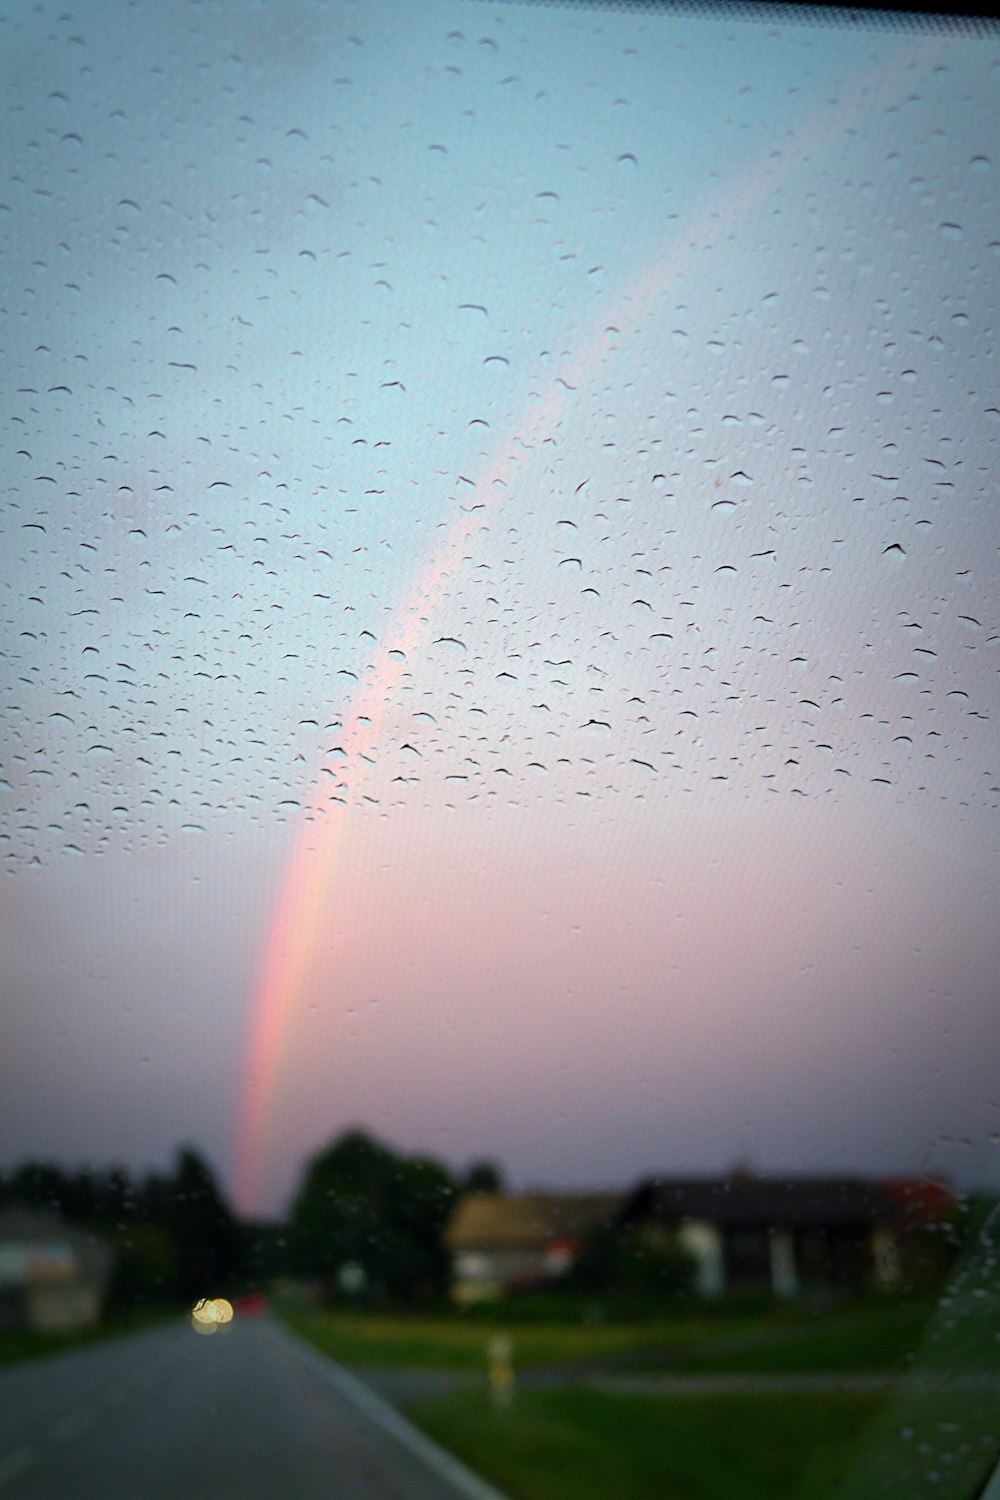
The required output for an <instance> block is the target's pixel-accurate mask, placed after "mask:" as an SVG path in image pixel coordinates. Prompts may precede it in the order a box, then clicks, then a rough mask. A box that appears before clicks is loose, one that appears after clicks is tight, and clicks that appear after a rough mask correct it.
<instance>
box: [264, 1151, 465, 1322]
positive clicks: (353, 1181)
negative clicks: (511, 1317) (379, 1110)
mask: <svg viewBox="0 0 1000 1500" xmlns="http://www.w3.org/2000/svg"><path fill="white" fill-rule="evenodd" d="M454 1199H455V1184H454V1182H453V1181H452V1178H451V1176H450V1174H449V1173H448V1171H447V1169H446V1168H445V1167H443V1166H442V1165H441V1164H440V1163H439V1162H436V1161H434V1160H432V1159H431V1158H430V1157H424V1156H411V1157H405V1156H401V1155H399V1154H398V1153H397V1152H395V1151H394V1150H393V1149H392V1148H391V1147H389V1146H386V1145H384V1144H383V1143H382V1142H381V1141H377V1140H375V1139H374V1138H373V1137H372V1136H370V1135H368V1134H367V1133H366V1132H365V1131H362V1130H349V1131H347V1132H346V1133H345V1134H343V1135H341V1136H340V1137H339V1138H338V1139H337V1140H336V1141H335V1142H334V1143H333V1144H332V1145H331V1146H329V1147H328V1148H327V1149H326V1150H325V1151H323V1152H320V1154H319V1155H318V1156H315V1157H314V1158H313V1159H312V1161H310V1162H309V1163H308V1165H307V1167H306V1170H305V1174H304V1176H303V1181H302V1186H301V1188H300V1189H299V1192H298V1195H297V1197H296V1200H295V1203H294V1206H293V1208H292V1214H291V1219H290V1223H289V1236H288V1237H289V1254H290V1259H291V1264H292V1266H293V1268H294V1269H295V1270H296V1271H298V1272H299V1273H300V1274H303V1275H307V1276H315V1277H318V1278H320V1279H322V1280H323V1281H325V1282H326V1283H327V1285H328V1286H330V1287H333V1286H335V1285H336V1284H337V1281H338V1276H339V1273H340V1271H341V1269H342V1268H343V1267H344V1266H346V1265H349V1264H353V1265H356V1266H360V1267H361V1268H362V1270H363V1271H364V1277H365V1286H366V1287H367V1289H368V1292H369V1295H370V1296H372V1297H373V1298H375V1299H379V1298H384V1297H388V1298H392V1299H395V1300H400V1301H415V1300H421V1299H427V1298H429V1297H431V1296H433V1295H434V1294H435V1293H436V1292H438V1291H440V1290H443V1288H444V1287H445V1285H446V1284H447V1278H448V1256H447V1252H446V1251H445V1249H444V1245H443V1242H442V1234H443V1230H444V1226H445V1223H446V1222H447V1219H448V1216H449V1214H450V1212H451V1209H452V1205H453V1203H454Z"/></svg>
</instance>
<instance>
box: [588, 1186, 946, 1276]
mask: <svg viewBox="0 0 1000 1500" xmlns="http://www.w3.org/2000/svg"><path fill="white" fill-rule="evenodd" d="M950 1202H951V1197H950V1194H949V1192H948V1190H947V1188H946V1187H944V1186H943V1185H942V1184H937V1183H934V1184H919V1185H918V1184H917V1183H916V1182H915V1181H911V1180H908V1179H898V1178H897V1179H893V1180H892V1181H887V1182H884V1183H879V1182H874V1181H867V1180H865V1179H863V1178H857V1177H763V1176H757V1175H755V1174H753V1173H751V1172H749V1171H736V1172H733V1173H730V1174H729V1175H728V1176H725V1177H677V1178H670V1177H657V1178H651V1179H649V1180H648V1181H646V1182H643V1183H640V1184H639V1186H638V1187H637V1188H636V1189H635V1190H634V1191H633V1193H632V1194H631V1195H630V1196H629V1198H628V1199H627V1201H626V1203H625V1204H624V1206H623V1208H622V1210H621V1213H620V1215H619V1219H618V1223H619V1226H620V1228H622V1229H623V1230H627V1229H631V1230H632V1231H633V1232H636V1231H639V1232H641V1231H642V1230H644V1229H647V1230H648V1229H653V1228H655V1229H656V1230H658V1231H660V1232H663V1231H667V1232H670V1233H672V1234H674V1235H676V1238H677V1240H678V1241H679V1243H680V1244H681V1245H683V1246H684V1248H685V1249H686V1250H688V1251H689V1252H690V1253H691V1254H692V1256H693V1257H694V1259H695V1261H696V1264H697V1274H696V1287H697V1290H698V1291H699V1292H700V1293H701V1294H702V1295H703V1296H709V1297H710V1296H718V1295H720V1294H721V1293H722V1292H726V1291H733V1290H739V1289H757V1290H769V1291H771V1292H773V1293H774V1294H775V1295H776V1296H779V1297H791V1296H794V1295H796V1293H798V1292H799V1291H800V1290H804V1289H807V1288H815V1287H831V1286H834V1287H836V1286H853V1287H861V1286H866V1285H876V1286H890V1285H892V1284H893V1283H895V1282H897V1281H899V1279H900V1278H901V1276H902V1273H903V1260H902V1255H903V1251H904V1249H905V1243H904V1241H905V1237H906V1235H907V1234H908V1233H909V1232H911V1231H912V1229H913V1228H914V1227H915V1225H925V1224H926V1223H928V1222H931V1221H932V1220H933V1218H934V1217H935V1216H936V1215H939V1214H940V1213H942V1212H943V1211H944V1210H945V1208H946V1206H947V1205H949V1204H950Z"/></svg>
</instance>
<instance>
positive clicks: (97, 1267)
mask: <svg viewBox="0 0 1000 1500" xmlns="http://www.w3.org/2000/svg"><path fill="white" fill-rule="evenodd" d="M112 1262H113V1252H112V1249H111V1246H110V1245H108V1244H106V1243H105V1242H104V1241H103V1240H99V1239H97V1238H96V1237H95V1236H93V1235H90V1234H88V1233H86V1232H85V1231H84V1230H81V1229H77V1228H74V1227H72V1226H71V1225H69V1224H67V1223H65V1222H64V1221H63V1220H62V1219H60V1218H58V1217H57V1216H56V1215H55V1214H47V1213H40V1212H37V1211H36V1210H34V1209H28V1208H20V1207H18V1206H16V1205H15V1206H12V1207H8V1208H3V1209H0V1327H7V1328H11V1327H15V1328H31V1329H35V1330H37V1331H39V1332H44V1333H72V1332H75V1331H76V1330H77V1329H80V1328H88V1327H91V1326H92V1325H94V1324H95V1323H98V1322H99V1321H100V1318H101V1313H102V1311H103V1308H104V1300H105V1296H106V1294H107V1287H108V1282H109V1279H110V1275H111V1268H112Z"/></svg>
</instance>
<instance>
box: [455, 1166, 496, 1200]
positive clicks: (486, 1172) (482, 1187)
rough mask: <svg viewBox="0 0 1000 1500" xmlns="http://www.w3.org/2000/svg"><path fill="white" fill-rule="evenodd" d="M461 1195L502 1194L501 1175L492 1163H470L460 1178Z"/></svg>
mask: <svg viewBox="0 0 1000 1500" xmlns="http://www.w3.org/2000/svg"><path fill="white" fill-rule="evenodd" d="M462 1191H463V1193H502V1192H503V1174H502V1172H501V1171H500V1168H499V1167H498V1166H497V1165H496V1163H495V1162H492V1161H474V1162H470V1163H469V1165H468V1166H467V1167H466V1169H465V1176H464V1177H463V1178H462Z"/></svg>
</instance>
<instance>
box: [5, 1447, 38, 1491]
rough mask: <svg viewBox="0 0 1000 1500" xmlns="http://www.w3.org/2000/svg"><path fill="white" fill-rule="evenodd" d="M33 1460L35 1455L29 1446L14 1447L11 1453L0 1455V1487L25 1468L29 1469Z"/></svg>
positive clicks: (21, 1472)
mask: <svg viewBox="0 0 1000 1500" xmlns="http://www.w3.org/2000/svg"><path fill="white" fill-rule="evenodd" d="M34 1462H35V1455H34V1454H33V1453H32V1451H31V1449H30V1448H15V1449H14V1451H13V1452H12V1453H5V1454H4V1455H3V1456H2V1457H0V1489H3V1487H4V1486H5V1485H7V1484H10V1482H11V1480H12V1479H16V1478H17V1476H18V1475H19V1474H23V1473H24V1471H25V1469H30V1468H31V1466H32V1464H33V1463H34Z"/></svg>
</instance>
